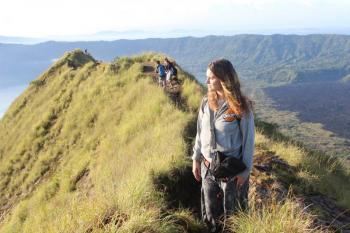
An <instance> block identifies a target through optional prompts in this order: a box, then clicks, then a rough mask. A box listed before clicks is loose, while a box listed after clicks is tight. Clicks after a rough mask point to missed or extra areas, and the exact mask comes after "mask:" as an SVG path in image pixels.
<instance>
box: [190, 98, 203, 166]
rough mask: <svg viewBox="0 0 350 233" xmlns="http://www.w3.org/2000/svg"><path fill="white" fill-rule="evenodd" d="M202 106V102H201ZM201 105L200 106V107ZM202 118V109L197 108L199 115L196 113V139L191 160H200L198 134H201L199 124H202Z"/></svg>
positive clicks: (200, 145)
mask: <svg viewBox="0 0 350 233" xmlns="http://www.w3.org/2000/svg"><path fill="white" fill-rule="evenodd" d="M202 104H203V101H202ZM202 104H201V105H202ZM202 117H203V112H202V107H200V108H199V113H198V118H197V134H196V139H195V143H194V147H193V155H192V160H197V161H200V160H201V155H202V152H201V147H202V144H201V139H200V134H201V128H202V127H201V124H202V123H201V122H202Z"/></svg>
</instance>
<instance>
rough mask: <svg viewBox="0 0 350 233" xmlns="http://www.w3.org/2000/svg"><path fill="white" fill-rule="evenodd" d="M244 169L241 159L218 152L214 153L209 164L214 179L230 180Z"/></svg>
mask: <svg viewBox="0 0 350 233" xmlns="http://www.w3.org/2000/svg"><path fill="white" fill-rule="evenodd" d="M245 169H246V165H245V164H244V163H243V162H242V160H241V159H237V158H235V157H232V156H226V155H224V154H223V153H222V152H220V151H216V152H215V153H214V157H213V160H212V162H211V164H210V171H211V173H212V175H213V176H214V177H215V178H219V179H220V178H230V177H234V176H236V175H237V174H239V173H241V172H242V171H244V170H245Z"/></svg>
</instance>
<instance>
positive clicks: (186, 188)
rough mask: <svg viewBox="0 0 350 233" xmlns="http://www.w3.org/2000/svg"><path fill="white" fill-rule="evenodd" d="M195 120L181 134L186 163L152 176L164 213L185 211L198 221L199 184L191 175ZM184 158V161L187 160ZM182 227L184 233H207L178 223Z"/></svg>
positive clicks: (202, 229) (186, 224)
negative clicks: (160, 197)
mask: <svg viewBox="0 0 350 233" xmlns="http://www.w3.org/2000/svg"><path fill="white" fill-rule="evenodd" d="M196 130H197V129H196V119H192V120H191V121H190V122H189V123H188V124H187V126H186V128H185V130H184V132H183V138H184V141H185V143H186V156H187V158H188V162H186V165H185V166H183V167H174V168H173V169H172V170H171V171H170V172H168V173H162V174H158V175H156V176H153V182H154V184H155V187H156V189H157V190H158V191H160V192H161V193H162V194H163V195H164V198H165V200H166V202H167V209H166V210H165V211H166V212H175V211H176V210H181V209H187V210H189V211H190V212H191V213H192V215H193V216H194V217H195V218H196V219H197V220H199V219H200V218H201V216H200V214H201V213H200V189H201V184H200V182H197V181H196V180H195V179H194V177H193V174H192V162H191V160H190V155H191V154H192V142H193V139H194V137H195V136H196ZM187 158H186V160H187ZM180 224H181V225H184V226H183V227H184V228H185V229H186V232H198V233H200V232H201V233H204V232H208V231H207V230H206V228H205V226H204V225H202V226H200V227H198V226H197V227H191V224H188V223H180Z"/></svg>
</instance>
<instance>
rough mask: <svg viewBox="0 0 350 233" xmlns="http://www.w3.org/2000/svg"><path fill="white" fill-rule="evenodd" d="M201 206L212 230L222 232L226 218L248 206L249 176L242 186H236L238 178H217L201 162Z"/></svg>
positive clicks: (206, 221)
mask: <svg viewBox="0 0 350 233" xmlns="http://www.w3.org/2000/svg"><path fill="white" fill-rule="evenodd" d="M201 177H202V188H201V208H202V219H203V221H204V222H205V223H206V224H207V226H208V227H209V229H210V232H221V231H222V230H224V228H225V222H226V219H227V218H228V217H229V215H232V214H234V213H236V212H237V211H238V210H240V209H242V210H246V209H247V208H248V188H249V177H248V178H247V180H246V181H245V182H244V183H243V185H242V186H241V188H237V187H236V180H233V179H232V178H231V179H229V180H228V181H221V180H217V179H215V178H214V176H212V174H211V173H210V171H209V170H208V169H207V168H206V166H205V165H204V163H203V162H202V163H201Z"/></svg>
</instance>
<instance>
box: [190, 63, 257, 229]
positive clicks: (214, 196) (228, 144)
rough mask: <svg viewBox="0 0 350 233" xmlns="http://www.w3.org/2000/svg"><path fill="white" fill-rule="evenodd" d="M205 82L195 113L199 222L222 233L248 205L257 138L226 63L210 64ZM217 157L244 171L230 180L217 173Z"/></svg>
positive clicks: (249, 105) (232, 71)
mask: <svg viewBox="0 0 350 233" xmlns="http://www.w3.org/2000/svg"><path fill="white" fill-rule="evenodd" d="M206 83H207V85H208V95H207V96H205V97H204V98H203V100H202V104H201V107H200V110H199V114H198V120H197V135H196V139H195V145H194V148H193V156H192V159H193V168H192V172H193V175H194V177H195V179H196V180H197V181H200V180H202V188H201V209H202V219H203V221H204V222H205V223H206V224H207V226H208V227H209V229H210V231H211V232H220V231H222V230H224V228H225V220H226V219H227V217H228V216H229V215H230V214H234V213H235V212H236V211H237V210H239V209H240V208H242V209H246V208H247V207H248V206H247V205H248V187H249V174H250V172H251V170H252V166H253V154H254V137H255V128H254V115H253V104H252V101H250V100H249V99H248V98H247V97H246V96H244V95H243V94H242V92H241V87H240V82H239V79H238V76H237V73H236V71H235V69H234V68H233V66H232V64H231V62H230V61H228V60H226V59H220V60H216V61H213V62H211V63H210V64H209V65H208V68H207V81H206ZM216 151H218V152H216ZM215 152H216V153H215ZM218 154H221V155H222V156H223V157H224V158H229V159H230V161H231V160H235V162H236V163H239V165H242V163H243V165H242V166H243V168H241V170H240V171H239V172H237V169H236V173H229V174H234V175H232V176H230V175H228V176H225V175H224V177H222V176H219V175H217V173H215V172H216V171H217V170H219V172H220V169H221V170H223V168H222V167H221V166H220V167H218V166H217V164H223V163H220V162H219V163H218V162H217V161H218V159H217V158H218V157H219V156H218ZM237 161H238V162H237ZM232 166H233V167H237V166H236V165H235V164H233V165H232V163H230V165H229V166H228V165H227V164H226V168H227V167H228V168H229V170H230V169H231V168H232ZM215 168H218V169H217V170H216V169H215ZM234 169H235V168H234ZM234 169H233V170H234ZM231 170H232V169H231ZM237 173H238V174H237ZM223 174H226V173H223Z"/></svg>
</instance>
